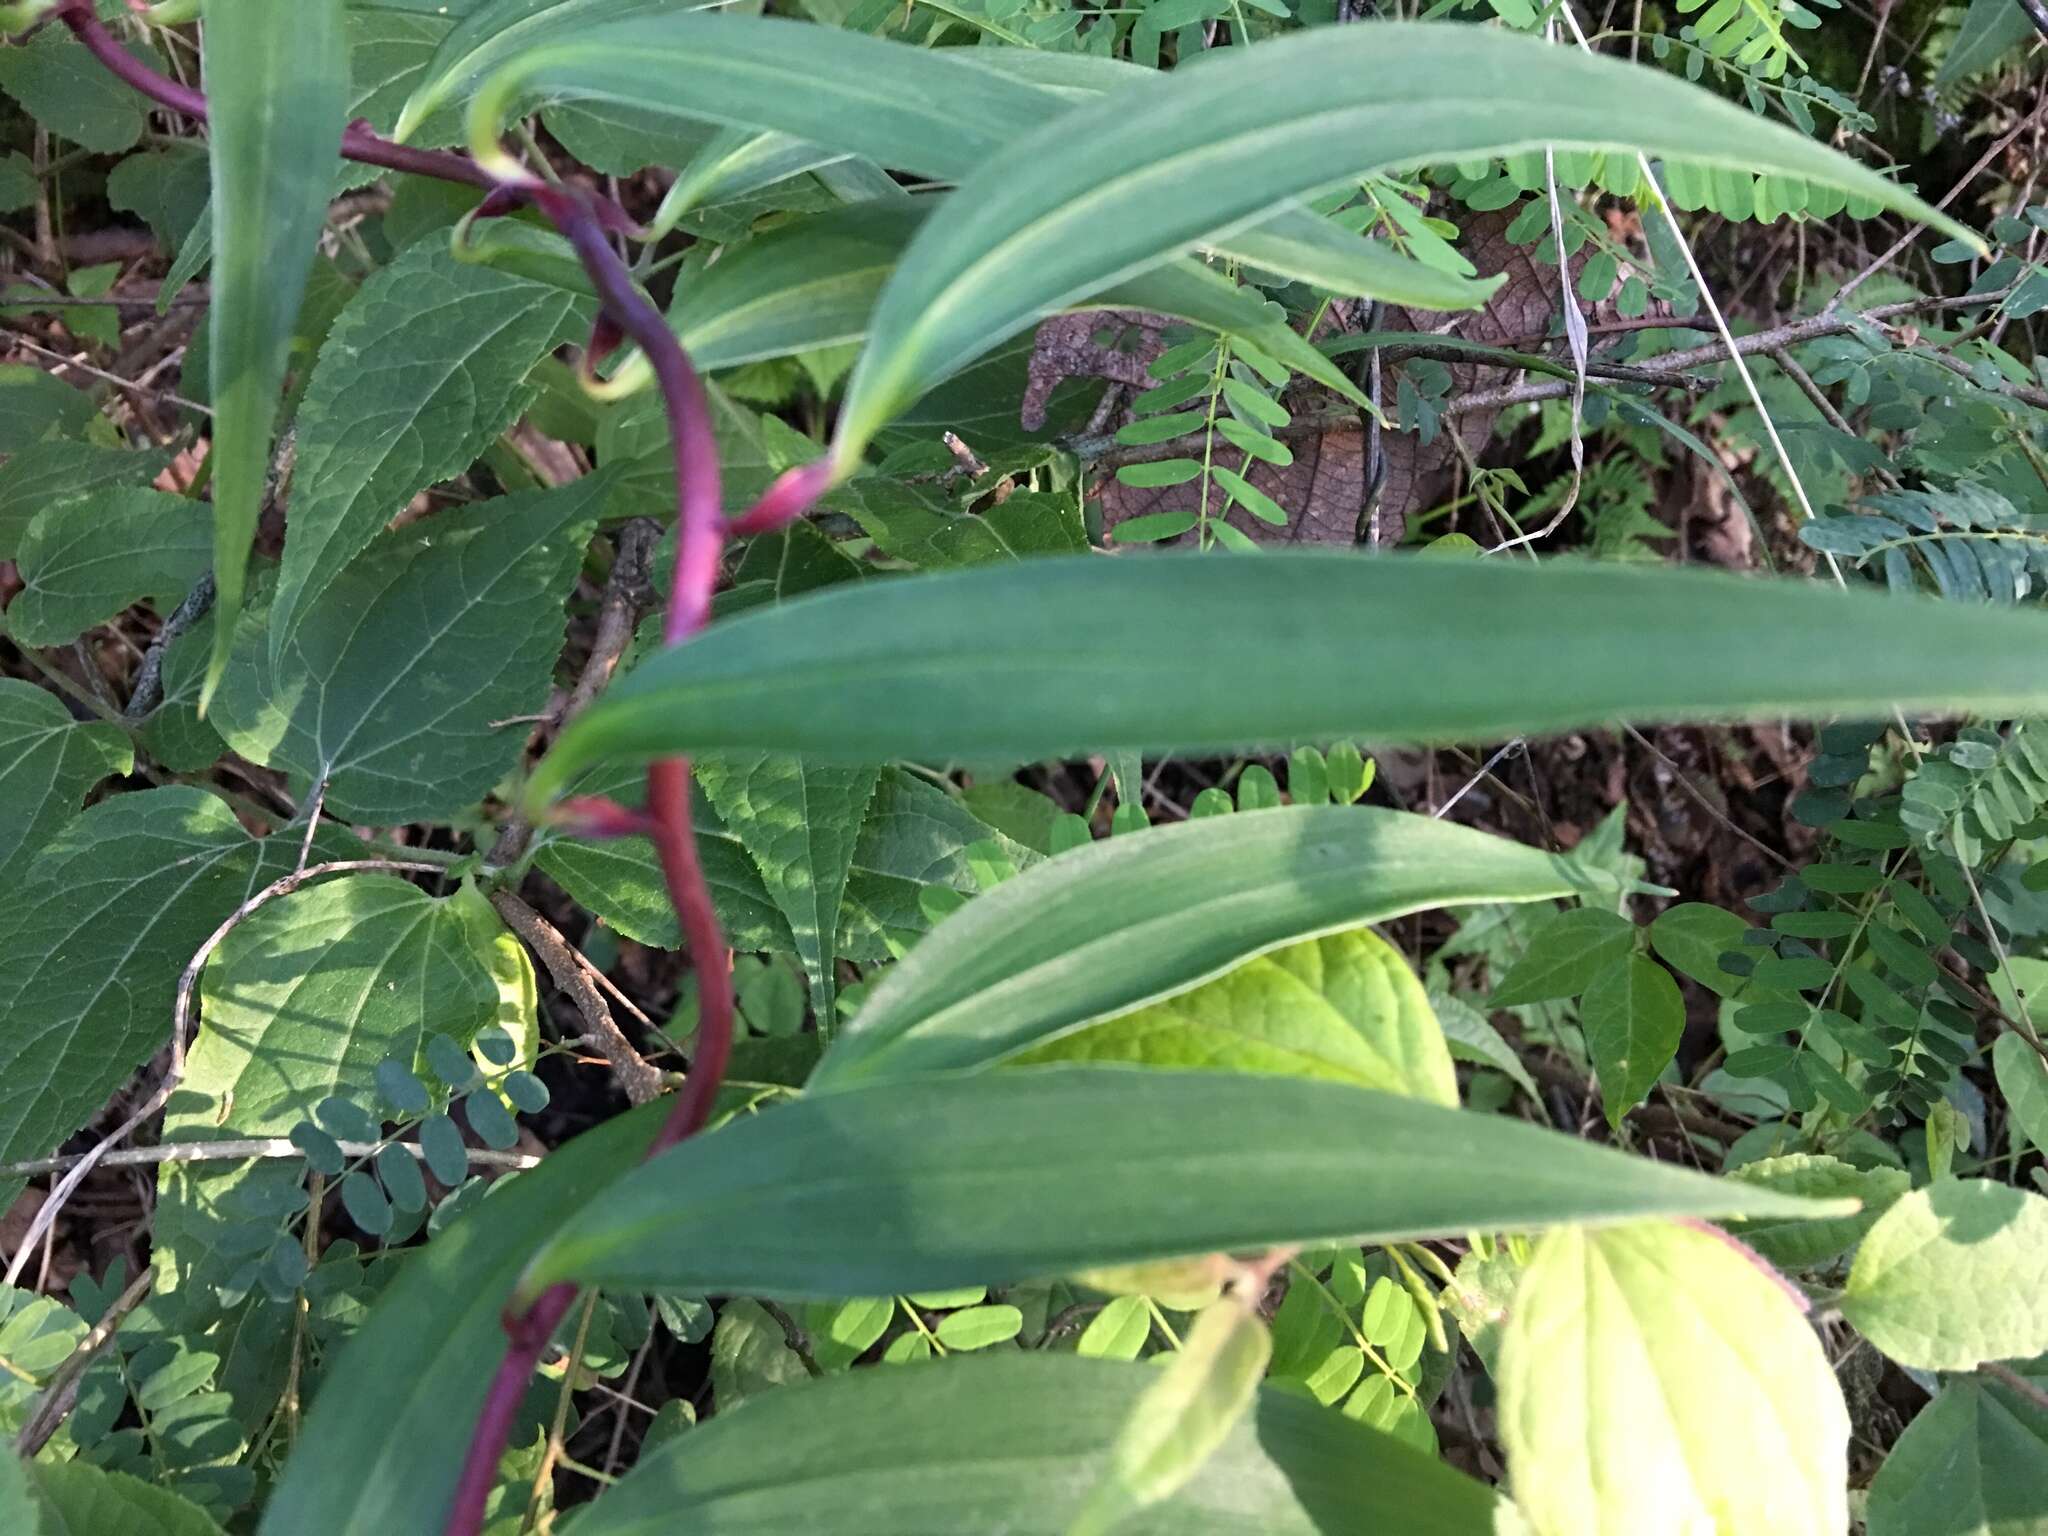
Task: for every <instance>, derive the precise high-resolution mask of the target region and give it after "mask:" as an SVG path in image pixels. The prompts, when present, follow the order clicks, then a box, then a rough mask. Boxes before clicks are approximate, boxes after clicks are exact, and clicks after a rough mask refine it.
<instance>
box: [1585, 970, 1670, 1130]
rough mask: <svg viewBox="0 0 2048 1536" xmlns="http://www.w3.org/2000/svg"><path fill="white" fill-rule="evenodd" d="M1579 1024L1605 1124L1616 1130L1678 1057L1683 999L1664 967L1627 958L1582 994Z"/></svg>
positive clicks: (1604, 972)
mask: <svg viewBox="0 0 2048 1536" xmlns="http://www.w3.org/2000/svg"><path fill="white" fill-rule="evenodd" d="M1579 1024H1580V1027H1581V1028H1583V1029H1584V1030H1585V1032H1586V1050H1587V1052H1588V1054H1590V1055H1591V1056H1592V1058H1593V1070H1594V1071H1595V1072H1597V1073H1598V1074H1599V1075H1600V1099H1601V1103H1602V1104H1603V1105H1604V1106H1605V1107H1606V1110H1607V1123H1608V1124H1609V1125H1615V1126H1618V1125H1620V1124H1621V1120H1622V1116H1624V1115H1626V1114H1627V1113H1628V1112H1629V1111H1630V1110H1631V1109H1633V1108H1635V1106H1636V1105H1638V1104H1640V1103H1641V1102H1642V1101H1643V1096H1644V1095H1645V1094H1647V1093H1648V1092H1649V1091H1650V1085H1651V1084H1653V1083H1655V1082H1656V1081H1657V1074H1658V1073H1660V1072H1662V1071H1663V1070H1664V1068H1665V1067H1666V1066H1668V1065H1669V1064H1670V1061H1671V1058H1672V1057H1673V1056H1674V1055H1675V1054H1677V1051H1678V1038H1679V1036H1680V1035H1682V1034H1684V1033H1685V999H1684V998H1682V997H1680V996H1679V995H1678V983H1677V982H1675V981H1673V980H1672V979H1671V973H1670V972H1669V971H1667V970H1665V969H1664V967H1663V966H1661V965H1659V964H1658V963H1657V962H1656V961H1654V960H1649V959H1645V958H1644V957H1643V956H1641V955H1627V956H1624V957H1623V958H1622V959H1620V960H1617V961H1615V962H1614V963H1613V964H1611V965H1609V966H1608V967H1607V968H1606V969H1605V970H1603V971H1601V972H1600V974H1599V975H1597V976H1595V977H1594V978H1593V981H1592V984H1591V985H1590V986H1588V987H1587V988H1586V995H1585V997H1584V998H1583V999H1581V1001H1580V1003H1579Z"/></svg>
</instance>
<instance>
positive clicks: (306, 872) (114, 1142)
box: [0, 859, 442, 1285]
mask: <svg viewBox="0 0 2048 1536" xmlns="http://www.w3.org/2000/svg"><path fill="white" fill-rule="evenodd" d="M353 870H384V871H396V870H411V871H418V872H424V873H426V874H440V873H441V872H442V870H441V866H440V865H438V864H421V863H414V862H412V861H410V860H399V859H338V860H335V861H333V862H331V863H327V864H315V865H313V866H311V867H310V868H303V869H295V870H293V871H292V872H291V873H290V874H288V875H286V876H285V877H284V878H283V879H281V880H274V881H272V882H271V883H270V884H269V885H266V886H265V887H264V888H263V889H262V890H260V891H258V892H257V893H256V894H255V895H254V896H251V897H250V898H249V899H248V900H247V901H245V902H243V903H242V904H241V905H240V906H239V907H237V908H235V910H234V911H233V912H231V913H230V914H228V917H227V918H226V920H225V921H223V922H222V923H221V925H220V926H219V927H218V928H216V929H214V930H213V932H212V933H210V934H208V935H207V937H206V942H205V943H203V944H201V945H200V946H199V949H198V951H197V952H196V953H195V954H194V955H193V956H192V959H191V961H190V962H189V963H188V964H187V965H186V967H185V970H184V974H182V975H181V976H179V978H178V991H177V996H176V999H175V1001H174V1002H173V1003H172V1005H171V1062H170V1066H169V1067H168V1068H167V1069H166V1070H165V1072H164V1080H163V1081H162V1082H161V1083H159V1084H158V1085H157V1088H156V1091H155V1092H154V1093H152V1094H150V1096H149V1097H148V1098H147V1099H145V1100H144V1101H143V1102H142V1105H141V1107H140V1108H138V1109H137V1110H136V1111H135V1112H134V1113H133V1114H131V1115H130V1116H129V1117H128V1118H127V1119H126V1120H123V1121H122V1122H121V1123H120V1124H119V1125H117V1126H116V1127H114V1129H113V1130H112V1131H111V1132H110V1133H108V1135H107V1136H106V1137H105V1138H104V1139H103V1140H101V1141H100V1142H99V1144H98V1145H97V1146H95V1147H93V1148H92V1149H91V1150H90V1151H88V1152H86V1153H84V1154H83V1155H82V1156H81V1157H80V1158H79V1159H78V1161H77V1162H76V1163H74V1164H72V1166H71V1171H70V1172H68V1173H66V1174H65V1175H64V1177H63V1178H61V1179H59V1180H58V1181H57V1183H56V1185H55V1187H54V1188H52V1189H51V1191H50V1196H49V1198H48V1199H47V1200H45V1201H44V1202H43V1204H42V1207H41V1209H39V1210H38V1211H37V1212H36V1214H35V1219H34V1220H33V1221H31V1222H30V1223H29V1227H28V1231H27V1232H26V1233H24V1234H23V1236H22V1239H21V1244H20V1246H19V1247H18V1248H16V1249H15V1253H14V1258H13V1261H12V1262H11V1263H9V1264H8V1266H7V1274H6V1276H5V1277H4V1282H0V1283H5V1284H7V1285H13V1284H14V1283H15V1281H16V1280H18V1279H19V1278H20V1277H21V1271H22V1268H23V1266H24V1265H26V1264H27V1262H28V1257H29V1255H30V1254H31V1253H32V1252H33V1251H34V1250H35V1245H36V1241H37V1239H39V1238H40V1237H41V1236H42V1235H43V1234H44V1233H45V1232H47V1231H49V1230H51V1229H52V1228H53V1227H54V1225H55V1224H56V1220H57V1216H58V1214H59V1212H61V1211H62V1210H63V1209H64V1206H65V1203H66V1202H67V1201H69V1200H70V1198H71V1196H72V1194H73V1192H74V1191H76V1190H77V1188H78V1186H79V1185H80V1184H81V1183H82V1182H84V1179H85V1176H86V1175H87V1174H88V1173H91V1172H92V1170H93V1169H94V1168H95V1167H97V1166H98V1165H99V1162H100V1160H101V1159H102V1158H104V1157H105V1156H106V1155H107V1154H108V1153H109V1152H112V1151H113V1150H114V1149H115V1148H116V1147H118V1146H119V1145H120V1144H121V1143H122V1142H124V1141H126V1140H127V1139H128V1138H129V1137H130V1136H131V1135H133V1134H134V1133H135V1131H136V1130H138V1129H139V1128H140V1127H141V1126H142V1125H144V1124H145V1123H146V1122H147V1121H148V1120H149V1119H150V1118H151V1117H152V1116H153V1115H155V1114H156V1113H157V1112H158V1111H159V1110H161V1109H162V1108H163V1107H164V1105H165V1104H166V1103H167V1102H169V1100H170V1097H171V1095H172V1093H174V1092H175V1091H176V1090H177V1087H178V1083H179V1081H180V1080H181V1079H182V1078H183V1077H184V1075H185V1048H186V1033H187V1029H188V1024H189V1020H190V1017H191V1011H192V994H193V992H194V990H196V988H197V987H198V984H199V973H200V972H201V971H202V970H204V969H205V968H206V962H207V960H208V959H210V958H211V957H212V955H213V952H214V951H215V950H216V949H218V948H219V947H220V944H221V941H222V940H223V939H225V938H226V937H227V936H228V935H229V934H230V933H232V932H234V931H235V929H236V927H237V926H239V925H240V924H241V923H243V922H245V921H246V920H247V919H248V918H249V917H250V916H251V915H252V914H254V913H255V912H257V911H259V910H260V909H262V908H263V907H265V906H267V905H269V904H270V903H271V902H273V901H275V900H277V898H278V897H280V896H287V895H290V894H291V893H292V892H293V891H295V890H297V889H298V888H299V887H300V886H302V885H304V884H305V883H306V882H307V881H309V880H314V879H317V878H319V877H320V876H322V875H338V874H344V873H347V872H349V871H353Z"/></svg>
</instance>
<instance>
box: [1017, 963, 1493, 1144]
mask: <svg viewBox="0 0 2048 1536" xmlns="http://www.w3.org/2000/svg"><path fill="white" fill-rule="evenodd" d="M1020 1060H1021V1061H1022V1062H1023V1063H1027V1064H1028V1063H1035V1062H1047V1061H1094V1062H1109V1061H1125V1062H1133V1063H1138V1064H1142V1065H1145V1066H1163V1067H1210V1068H1215V1069H1219V1070H1222V1071H1226V1072H1275V1073H1288V1074H1292V1075H1294V1076H1297V1077H1322V1078H1330V1079H1333V1080H1336V1081H1340V1082H1349V1083H1356V1084H1357V1085H1358V1086H1360V1087H1361V1088H1377V1089H1380V1090H1381V1091H1382V1092H1385V1093H1404V1094H1407V1095H1409V1096H1410V1097H1412V1098H1418V1099H1426V1100H1428V1101H1429V1102H1430V1103H1432V1104H1451V1105H1455V1104H1456V1103H1457V1102H1458V1079H1457V1074H1456V1072H1455V1071H1454V1069H1453V1068H1452V1066H1451V1053H1450V1049H1449V1046H1448V1045H1447V1044H1446V1043H1445V1040H1444V1032H1443V1030H1442V1029H1441V1028H1439V1027H1438V1025H1437V1021H1436V1014H1435V1011H1434V1010H1433V1009H1432V1008H1431V1007H1430V1003H1429V995H1428V994H1427V993H1426V992H1424V991H1423V989H1422V983H1421V982H1420V981H1418V980H1417V979H1416V977H1415V973H1414V972H1413V971H1411V970H1410V969H1409V968H1408V962H1407V961H1406V960H1405V959H1403V958H1402V956H1401V952H1400V951H1399V950H1397V949H1395V948H1394V946H1393V945H1391V944H1389V943H1388V942H1387V941H1386V940H1385V939H1383V938H1381V937H1380V936H1379V935H1378V934H1376V933H1374V932H1373V931H1372V930H1371V929H1369V928H1356V929H1352V930H1350V931H1349V932H1346V933H1335V934H1330V935H1328V936H1327V937H1324V938H1320V939H1310V940H1309V941H1308V942H1306V943H1303V944H1290V945H1288V946H1287V947H1286V948H1285V949H1276V950H1273V951H1271V952H1270V953H1268V954H1264V955H1261V956H1259V957H1258V958H1256V959H1254V960H1249V961H1247V962H1245V963H1244V964H1243V965H1240V966H1239V967H1237V969H1235V970H1233V971H1228V972H1225V973H1224V974H1223V975H1221V976H1219V977H1217V978H1216V979H1215V980H1214V981H1211V982H1205V983H1204V984H1203V985H1201V986H1199V987H1196V988H1195V989H1194V990H1193V991H1190V992H1182V993H1180V994H1179V995H1177V996H1174V997H1170V998H1168V999H1166V1000H1165V1001H1163V1002H1157V1003H1152V1004H1149V1005H1147V1006H1145V1007H1143V1008H1138V1009H1135V1010H1134V1011H1132V1012H1130V1013H1124V1014H1119V1015H1118V1016H1117V1017H1115V1018H1113V1019H1106V1020H1104V1021H1103V1022H1102V1023H1099V1024H1091V1025H1089V1026H1087V1027H1086V1028H1084V1029H1081V1030H1079V1031H1076V1032H1075V1033H1073V1034H1069V1035H1066V1036H1064V1037H1063V1038H1061V1039H1058V1040H1055V1041H1053V1042H1052V1043H1050V1044H1048V1045H1043V1046H1040V1047H1038V1048H1037V1049H1036V1050H1033V1051H1029V1052H1027V1053H1025V1055H1024V1056H1023V1057H1021V1058H1020Z"/></svg>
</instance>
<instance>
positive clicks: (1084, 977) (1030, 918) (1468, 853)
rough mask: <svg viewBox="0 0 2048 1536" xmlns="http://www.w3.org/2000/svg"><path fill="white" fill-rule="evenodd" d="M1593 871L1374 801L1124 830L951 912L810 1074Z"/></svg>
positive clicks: (983, 1045) (909, 1068) (970, 1060)
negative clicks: (1301, 942) (1371, 805)
mask: <svg viewBox="0 0 2048 1536" xmlns="http://www.w3.org/2000/svg"><path fill="white" fill-rule="evenodd" d="M1584 878H1585V877H1584V876H1582V875H1581V874H1580V873H1579V872H1577V871H1576V870H1575V869H1574V868H1573V867H1572V866H1571V865H1570V864H1568V863H1567V862H1566V861H1565V860H1563V859H1560V858H1556V857H1554V856H1552V855H1550V854H1546V853H1541V852H1538V851H1536V850H1534V849H1529V848H1523V847H1521V846H1519V845H1518V844H1515V843H1510V842H1507V841H1506V840H1504V839H1501V838H1494V837H1489V836H1487V835H1486V834H1484V833H1479V832H1473V831H1471V830H1469V829H1467V828H1464V827H1457V826H1452V825H1449V824H1447V823H1444V822H1441V821H1436V820H1433V819H1431V818H1429V817H1426V816H1413V815H1409V814H1407V813H1405V812H1400V811H1387V810H1379V809H1373V808H1366V807H1351V806H1292V807H1276V808H1274V809H1273V810H1270V811H1262V812H1260V813H1259V814H1258V815H1256V816H1229V817H1219V818H1217V819H1215V820H1213V821H1202V822H1183V823H1180V824H1177V825H1174V826H1165V827H1156V828H1149V829H1147V830H1144V831H1141V832H1132V833H1126V834H1124V835H1122V836H1119V837H1114V838H1110V839H1108V840H1106V841H1103V842H1099V843H1094V844H1091V845H1089V846H1087V847H1085V848H1077V849H1074V850H1072V851H1070V852H1068V853H1065V854H1062V855H1061V856H1060V857H1059V858H1057V859H1052V860H1049V861H1047V862H1046V863H1044V864H1040V865H1036V866H1034V867H1033V868H1031V869H1028V870H1026V871H1024V872H1023V873H1022V874H1020V875H1018V876H1017V877H1016V878H1015V879H1012V880H1007V881H1005V882H1004V883H1003V884H1002V885H1000V886H998V887H997V888H996V889H995V890H993V891H991V892H989V893H988V894H987V895H985V896H982V897H980V898H978V899H977V900H975V901H972V902H970V903H968V905H967V906H965V907H964V908H962V909H961V910H960V911H959V912H957V913H955V914H954V915H953V916H952V917H950V918H948V919H947V920H946V921H945V922H944V923H943V924H941V925H940V926H939V927H938V928H937V929H936V930H935V931H934V932H933V933H932V934H931V935H930V936H929V937H927V938H926V939H925V940H924V941H923V942H922V943H921V944H919V945H918V947H917V948H916V949H914V950H913V951H911V953H910V955H909V957H908V958H907V959H906V960H905V961H904V962H903V963H902V964H900V965H898V966H897V967H896V968H895V969H894V970H893V971H891V972H890V973H889V975H888V976H887V977H886V978H885V979H884V980H883V981H881V982H880V983H879V984H878V985H877V986H876V988H875V990H874V991H873V992H872V993H870V994H869V996H868V997H867V999H866V1001H865V1002H864V1003H863V1004H862V1006H861V1010H860V1013H859V1014H858V1015H857V1016H856V1018H855V1019H854V1020H853V1021H851V1022H850V1023H849V1025H848V1026H847V1028H846V1029H845V1030H844V1031H843V1032H842V1033H841V1035H840V1037H839V1038H838V1040H836V1041H835V1042H834V1043H833V1045H832V1047H831V1049H830V1050H829V1051H828V1052H827V1053H826V1056H825V1059H824V1061H823V1062H821V1063H820V1064H819V1067H818V1070H817V1072H816V1073H815V1074H813V1076H812V1079H811V1081H812V1086H813V1087H826V1086H830V1087H835V1088H836V1087H841V1086H844V1085H846V1084H848V1083H852V1082H856V1081H862V1080H871V1079H874V1078H878V1077H885V1076H906V1075H915V1074H918V1073H923V1072H933V1071H944V1070H958V1069H960V1068H963V1067H974V1066H982V1065H986V1064H988V1063H990V1062H993V1061H997V1060H1000V1059H1002V1058H1004V1057H1006V1056H1010V1055H1014V1054H1016V1053H1018V1052H1021V1051H1024V1050H1027V1049H1029V1048H1031V1047H1033V1046H1037V1045H1042V1044H1044V1043H1046V1042H1048V1041H1051V1040H1056V1039H1058V1038H1059V1037H1060V1036H1061V1035H1063V1034H1066V1033H1068V1032H1070V1031H1071V1030H1073V1029H1075V1028H1077V1027H1078V1026H1080V1025H1083V1024H1087V1023H1089V1022H1091V1021H1093V1020H1096V1019H1102V1018H1107V1017H1110V1016H1112V1015H1115V1014H1119V1013H1123V1012H1125V1011H1126V1010H1129V1009H1132V1008H1136V1007H1139V1006H1142V1005H1144V1004H1147V1003H1152V1002H1156V1001H1157V1000H1159V999H1161V998H1165V997H1171V996H1173V995H1174V994H1176V993H1181V992H1185V991H1187V990H1188V989H1190V988H1192V987H1195V986H1198V985H1200V984H1201V983H1202V982H1204V981H1207V980H1209V979H1210V978H1212V977H1215V976H1219V975H1221V974H1222V973H1223V972H1225V971H1227V970H1229V969H1230V968H1232V967H1233V966H1236V965H1239V964H1241V963H1242V962H1244V961H1246V960H1249V959H1251V958H1253V957H1254V956H1257V955H1261V954H1264V953H1266V952H1268V951H1270V950H1274V949H1278V948H1279V947H1281V946H1282V945H1285V944H1290V943H1294V942H1296V941H1298V940H1303V939H1311V938H1314V937H1316V936H1318V935H1320V934H1326V933H1333V932H1337V931H1339V930H1343V929H1347V928H1356V927H1358V926H1360V925H1362V924H1365V923H1371V922H1379V921H1383V920H1385V919H1387V918H1392V917H1398V916H1401V915H1403V914H1405V913H1408V912H1414V911H1419V910H1421V909H1423V908H1427V907H1439V906H1451V905H1458V904H1461V903H1465V902H1473V901H1503V902H1505V901H1536V900H1541V899H1542V898H1544V897H1549V896H1560V895H1568V894H1572V893H1573V892H1574V891H1575V890H1576V889H1577V888H1578V887H1579V884H1580V882H1581V881H1582V880H1583V879H1584ZM1423 1006H1424V1008H1425V1009H1426V1007H1427V1004H1426V1003H1424V1004H1423ZM1434 1080H1436V1081H1439V1082H1440V1079H1434Z"/></svg>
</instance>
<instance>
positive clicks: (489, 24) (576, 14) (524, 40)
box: [396, 0, 696, 139]
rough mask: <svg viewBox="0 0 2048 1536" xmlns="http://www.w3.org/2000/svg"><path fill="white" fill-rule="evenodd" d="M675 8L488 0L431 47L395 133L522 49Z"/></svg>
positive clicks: (579, 0)
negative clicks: (609, 22)
mask: <svg viewBox="0 0 2048 1536" xmlns="http://www.w3.org/2000/svg"><path fill="white" fill-rule="evenodd" d="M689 8H691V9H695V8H696V7H694V6H692V7H689ZM423 9H430V7H423ZM676 9H678V6H677V5H676V3H675V0H489V3H487V4H483V5H479V6H476V7H475V8H474V9H472V10H471V11H470V12H469V14H468V15H466V16H464V17H463V18H462V19H461V20H460V21H459V22H457V23H456V24H455V26H454V28H453V29H451V30H450V31H449V33H448V35H447V36H446V37H445V38H443V39H442V40H441V46H440V47H438V48H437V49H435V50H434V56H433V58H432V59H430V60H429V61H428V63H427V65H426V68H425V70H424V71H423V72H422V76H421V79H420V81H419V83H418V84H417V85H415V86H414V87H413V92H412V95H411V97H410V98H409V99H408V100H407V101H406V104H405V109H404V111H402V112H401V113H400V114H399V116H398V126H397V129H396V134H397V137H398V138H400V139H408V138H411V137H412V136H413V134H414V133H416V132H417V131H418V130H419V127H420V125H421V124H422V123H424V122H425V121H426V120H427V119H428V118H429V117H430V116H432V115H433V113H434V111H435V109H436V108H438V107H440V106H442V105H444V104H446V103H451V102H455V101H459V100H461V99H462V98H463V97H465V96H467V95H468V94H469V93H470V92H472V91H474V90H475V89H476V88H477V86H478V85H480V84H481V83H482V82H483V80H484V77H485V76H487V75H488V74H490V72H491V71H492V70H494V69H496V68H497V67H498V66H500V65H501V64H503V63H504V62H505V61H506V60H508V59H510V58H513V57H515V56H516V55H518V54H519V53H521V52H523V51H525V50H527V49H530V48H537V47H543V46H545V45H546V44H548V43H549V42H552V41H554V40H557V39H559V38H563V37H573V36H575V35H577V34H578V33H581V32H583V31H585V30H587V29H588V28H590V27H593V26H596V25H598V24H600V23H602V22H607V21H622V20H625V19H627V18H629V17H633V16H646V15H651V14H655V13H658V12H663V11H668V12H673V11H675V10H676Z"/></svg>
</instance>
